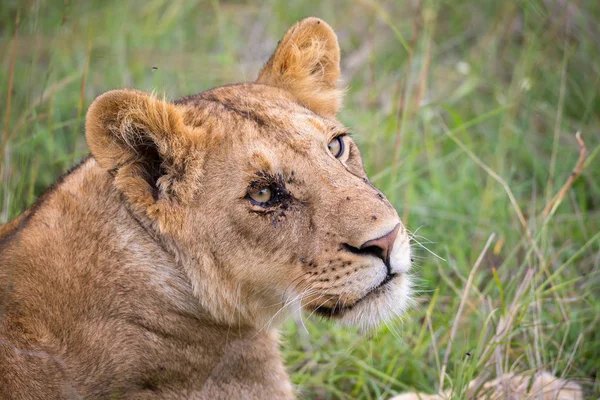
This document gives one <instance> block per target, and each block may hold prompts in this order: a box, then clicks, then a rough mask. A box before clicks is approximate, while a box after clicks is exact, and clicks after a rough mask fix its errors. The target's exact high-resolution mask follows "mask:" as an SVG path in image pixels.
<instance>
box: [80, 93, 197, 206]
mask: <svg viewBox="0 0 600 400" xmlns="http://www.w3.org/2000/svg"><path fill="white" fill-rule="evenodd" d="M85 131H86V133H85V135H86V139H87V143H88V146H89V148H90V152H91V153H92V156H93V157H94V158H95V159H96V161H97V162H98V163H99V164H100V165H101V166H102V167H103V168H104V169H106V170H108V171H109V172H111V173H112V174H113V175H114V176H115V183H116V185H117V187H119V189H121V191H123V192H124V194H125V195H126V196H127V197H128V199H129V200H130V202H132V203H134V204H136V205H138V206H142V208H147V207H149V206H151V205H152V204H154V203H155V202H156V200H158V198H160V197H163V196H166V195H168V193H169V187H168V186H169V183H170V182H172V181H173V179H172V177H173V174H177V173H179V174H181V171H182V170H183V168H184V165H185V158H186V154H187V153H188V152H189V148H190V146H189V143H187V142H188V140H189V138H188V135H187V130H186V127H185V125H184V123H183V119H182V116H181V113H180V111H179V110H178V109H177V107H176V106H175V105H173V104H170V103H167V102H164V101H162V100H159V99H157V98H155V97H154V96H151V95H148V94H146V93H143V92H139V91H136V90H113V91H110V92H107V93H104V94H103V95H101V96H100V97H98V98H97V99H96V100H95V101H94V102H93V103H92V105H91V106H90V108H89V110H88V113H87V117H86V124H85Z"/></svg>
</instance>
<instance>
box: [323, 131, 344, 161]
mask: <svg viewBox="0 0 600 400" xmlns="http://www.w3.org/2000/svg"><path fill="white" fill-rule="evenodd" d="M327 148H328V149H329V151H330V152H331V154H333V156H334V157H335V158H340V157H341V156H342V154H344V139H342V136H338V137H335V138H333V139H332V140H331V142H329V144H328V145H327Z"/></svg>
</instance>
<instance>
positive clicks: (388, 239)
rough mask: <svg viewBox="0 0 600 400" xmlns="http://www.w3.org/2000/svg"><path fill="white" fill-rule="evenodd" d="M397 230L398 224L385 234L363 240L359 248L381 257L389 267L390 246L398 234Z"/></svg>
mask: <svg viewBox="0 0 600 400" xmlns="http://www.w3.org/2000/svg"><path fill="white" fill-rule="evenodd" d="M399 230H400V224H398V225H396V227H395V228H394V229H392V230H391V231H390V232H388V233H386V234H385V235H383V236H381V237H378V238H376V239H371V240H368V241H366V242H364V243H363V244H362V245H361V246H360V248H359V249H360V250H361V252H364V253H371V254H373V255H375V256H377V257H379V258H381V259H382V260H383V262H384V263H385V265H386V266H388V267H389V266H390V254H391V252H392V247H393V246H394V242H395V241H396V236H397V235H398V231H399Z"/></svg>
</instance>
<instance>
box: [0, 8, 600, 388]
mask: <svg viewBox="0 0 600 400" xmlns="http://www.w3.org/2000/svg"><path fill="white" fill-rule="evenodd" d="M409 3H411V4H413V3H417V2H395V1H391V0H389V1H375V0H364V1H359V2H352V3H351V2H343V1H332V2H321V3H319V4H320V5H317V2H309V1H293V2H288V1H284V0H271V1H267V2H265V3H262V4H259V3H258V2H256V3H254V2H252V3H246V2H233V1H218V0H213V1H209V2H202V1H201V2H191V1H183V0H179V1H178V0H174V1H170V0H169V1H168V0H151V1H138V2H129V1H112V0H111V1H100V0H96V1H86V2H75V1H66V2H64V3H63V2H61V1H42V2H40V1H16V0H9V1H3V2H2V5H1V6H0V50H1V54H2V68H1V69H0V93H1V94H0V111H1V113H2V114H1V115H2V117H1V124H0V129H1V131H2V142H0V146H1V147H0V179H1V181H2V185H1V186H0V223H4V222H6V221H7V220H8V219H9V218H12V217H13V216H15V215H17V214H18V213H19V212H20V211H22V210H23V209H24V208H25V207H27V206H28V205H30V204H31V203H32V202H33V201H34V200H35V198H36V197H37V196H39V195H40V194H41V193H42V192H43V191H44V189H45V188H46V187H48V186H49V185H50V184H51V183H52V182H53V181H54V180H55V179H56V177H57V176H59V175H60V174H61V173H62V172H64V171H65V170H66V169H67V168H68V167H69V166H70V165H72V164H73V163H75V162H76V161H77V160H78V159H80V158H81V157H82V156H84V155H85V154H87V148H86V145H85V141H84V135H83V118H84V116H85V111H86V109H87V107H88V106H89V104H90V103H91V101H92V100H93V99H94V98H95V96H97V95H99V94H101V93H102V92H104V91H106V90H108V89H112V88H120V87H135V88H137V89H141V90H146V91H155V92H157V93H165V94H166V95H167V96H168V97H169V98H172V99H174V98H177V97H180V96H183V95H187V94H192V93H196V92H199V91H202V90H204V89H207V88H210V87H213V86H217V85H220V84H225V83H231V82H236V81H243V80H252V79H254V78H255V77H256V74H257V71H258V69H259V68H260V66H261V65H262V63H263V62H264V61H266V59H267V58H268V56H269V55H270V52H271V51H272V50H273V49H274V47H275V45H276V43H277V40H278V39H279V38H280V36H281V35H283V33H284V32H285V30H286V28H287V27H288V26H289V25H291V24H292V23H293V22H295V21H296V20H297V19H299V18H301V17H304V16H308V15H316V16H319V17H322V18H323V19H325V20H326V21H328V22H329V23H330V24H331V25H332V26H333V27H334V28H335V29H336V31H337V32H338V35H339V38H340V44H341V47H342V53H343V54H342V56H343V68H342V69H343V73H344V76H345V78H346V79H345V82H344V83H345V84H346V85H347V86H348V88H349V91H348V95H347V101H346V106H345V110H344V111H343V112H342V113H341V115H340V119H341V120H342V121H343V122H344V123H346V124H347V125H348V126H349V127H350V128H351V130H352V132H354V137H355V139H356V140H357V141H358V143H359V145H360V147H361V150H362V154H363V157H364V160H365V165H366V168H367V170H368V172H369V174H370V176H371V177H372V178H373V180H374V183H375V184H376V185H377V186H378V187H379V188H380V189H382V191H383V192H384V193H385V194H386V195H387V196H388V197H389V199H390V200H391V201H392V202H393V203H394V204H395V206H396V207H397V209H398V210H399V213H400V215H401V216H402V217H403V220H404V222H405V223H406V224H407V226H408V227H409V228H410V229H411V230H412V231H413V232H414V234H415V250H416V258H417V267H416V271H417V274H418V289H419V292H418V293H417V306H416V307H414V308H413V309H412V310H411V311H410V312H409V313H408V315H407V316H406V318H405V319H404V320H403V321H402V322H398V323H394V324H390V325H389V326H386V327H383V328H382V329H381V330H380V331H378V332H376V333H374V334H373V335H369V336H361V335H359V334H357V333H356V332H353V331H352V330H349V329H341V328H338V327H336V326H334V325H333V324H330V323H326V322H323V321H318V320H315V319H312V318H311V319H309V320H308V321H304V322H303V323H299V321H296V320H293V319H292V320H290V321H289V322H288V323H287V324H286V325H285V329H284V335H283V342H284V346H283V348H284V350H283V353H284V357H285V359H286V363H287V365H288V369H289V372H290V374H291V376H292V379H293V381H294V383H295V384H296V385H297V387H298V390H299V392H300V393H301V396H302V397H304V398H342V399H355V398H360V399H375V398H387V397H390V396H391V395H393V394H394V393H399V392H402V391H405V390H420V391H426V392H435V391H437V390H438V388H439V384H440V381H441V379H440V373H441V372H442V370H445V375H444V377H443V386H444V389H450V388H452V389H453V393H454V398H457V399H460V398H464V393H465V390H466V385H467V384H468V382H469V381H470V380H471V379H474V378H476V377H478V376H480V375H482V374H485V373H487V372H489V373H491V377H494V376H495V375H496V374H497V372H498V371H503V372H507V371H514V372H517V373H525V374H529V373H533V372H535V371H536V370H539V369H546V370H550V371H553V372H554V373H555V374H557V375H559V376H565V377H569V378H572V379H576V380H577V381H578V382H580V383H581V384H582V385H583V386H584V388H585V391H586V395H587V396H589V398H596V397H597V396H598V395H600V377H599V376H598V373H599V371H598V370H599V367H600V329H598V325H599V323H600V235H599V232H600V156H599V155H598V153H599V152H600V150H599V149H600V147H599V146H600V94H599V93H600V28H599V27H600V23H599V21H600V3H599V2H597V1H594V0H582V1H578V2H567V3H568V4H569V7H568V8H567V9H566V11H565V10H563V9H561V8H560V7H558V8H556V9H554V8H553V6H552V5H553V4H555V3H556V4H558V3H560V2H555V1H550V0H544V1H542V0H539V1H525V2H518V5H517V2H500V1H494V0H481V1H474V0H472V1H466V0H458V1H455V0H424V1H422V2H421V3H422V4H421V6H420V7H417V6H409ZM17 24H18V29H17ZM152 67H157V69H153V68H152ZM11 76H12V78H11ZM9 99H10V105H9V104H8V100H9ZM6 117H8V118H6ZM577 131H579V132H581V136H582V138H583V140H584V141H585V144H586V146H587V149H588V157H587V160H586V161H585V163H584V165H583V167H584V169H583V172H582V174H581V176H580V177H579V178H578V179H577V180H576V181H575V182H574V184H573V186H572V188H571V189H570V190H569V191H568V192H567V193H566V195H565V196H564V197H563V198H562V199H561V201H560V204H559V205H558V206H557V207H556V208H555V209H553V210H552V212H551V213H550V214H549V215H546V216H545V215H544V213H543V210H544V207H545V206H546V205H547V204H548V203H549V201H550V200H551V198H552V197H553V196H554V195H555V194H556V193H557V192H558V191H559V189H560V188H561V187H562V185H563V184H564V183H565V182H566V181H567V179H568V177H569V176H570V173H571V171H572V169H573V168H574V166H575V164H576V161H577V158H578V156H579V149H578V146H577V142H576V140H575V133H576V132H577ZM511 197H512V200H511ZM490 238H491V239H490ZM488 240H489V245H490V246H489V248H488V249H487V250H486V251H485V253H484V252H483V250H484V247H485V244H486V243H487V242H488ZM417 241H418V242H420V243H421V245H418V244H416V242H417ZM480 256H481V260H480V263H479V264H478V265H477V268H476V269H474V266H475V263H476V260H477V259H478V258H479V257H480ZM472 271H473V273H472V277H471V278H472V281H471V285H470V288H469V290H465V287H466V285H467V280H468V277H469V276H470V275H471V272H472ZM523 282H525V284H523ZM461 302H462V303H463V307H462V312H461V313H459V312H458V310H459V307H460V305H461ZM455 325H456V329H455V331H454V335H452V333H453V331H452V329H453V327H454V326H455ZM304 326H306V329H305V328H304ZM502 326H506V329H505V330H502V329H501V327H502ZM451 339H452V340H451ZM450 341H451V348H449V346H448V344H449V342H450ZM448 350H450V351H449V352H448ZM445 360H447V366H446V367H445V368H444V367H443V366H442V365H443V364H444V361H445Z"/></svg>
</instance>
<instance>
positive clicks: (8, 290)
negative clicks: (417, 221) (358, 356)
mask: <svg viewBox="0 0 600 400" xmlns="http://www.w3.org/2000/svg"><path fill="white" fill-rule="evenodd" d="M338 77H339V48H338V44H337V39H336V37H335V34H334V33H333V31H332V30H331V28H330V27H329V26H328V25H327V24H326V23H325V22H323V21H321V20H318V19H316V18H308V19H305V20H302V21H300V22H299V23H297V24H296V25H294V26H293V27H292V28H291V29H290V31H288V33H286V35H285V36H284V39H283V41H282V42H281V44H280V46H279V47H278V48H277V50H276V51H275V54H274V55H273V57H271V59H270V61H269V62H268V63H267V64H266V66H265V68H264V69H263V70H262V72H261V74H260V78H259V81H258V83H246V84H237V85H230V86H223V87H219V88H215V89H212V90H210V91H207V92H203V93H200V94H197V95H194V96H190V97H186V98H183V99H181V100H178V101H176V102H174V103H168V102H166V101H164V100H160V99H157V98H155V97H153V96H151V95H148V94H145V93H142V92H138V91H134V90H116V91H111V92H108V93H105V94H103V95H102V96H100V97H98V99H96V100H95V101H94V103H93V104H92V105H91V107H90V109H89V111H88V114H87V120H86V139H87V141H88V144H89V148H90V152H91V154H92V157H90V158H88V159H86V160H84V161H83V163H82V164H81V165H80V166H78V167H77V168H76V169H75V170H73V171H72V172H71V173H69V174H68V175H66V176H65V177H64V178H62V179H60V180H59V181H58V182H57V183H56V185H55V186H54V188H53V189H51V190H49V191H48V192H47V193H46V194H45V195H44V196H42V198H40V200H39V201H38V203H37V204H36V205H34V206H33V207H32V208H30V209H29V210H28V211H26V212H25V213H24V214H23V215H22V216H21V217H19V218H18V219H17V220H15V221H14V222H11V223H10V224H9V225H7V226H5V227H2V228H0V312H1V315H0V388H1V390H2V393H3V394H5V395H7V396H8V397H10V398H23V399H29V398H36V399H38V398H39V399H52V398H134V399H142V398H143V399H150V398H156V399H184V398H186V399H187V398H190V399H191V398H196V399H200V398H201V399H230V398H243V399H263V398H264V399H275V398H277V399H289V398H293V397H294V394H293V389H292V386H291V384H290V382H289V379H288V377H287V375H286V373H285V369H284V367H283V365H282V362H281V359H280V356H279V350H278V342H277V335H278V333H277V327H278V325H279V324H280V322H281V321H282V320H283V319H284V318H285V316H286V315H289V313H290V312H291V311H293V310H299V309H301V308H303V309H304V310H307V311H308V312H309V313H317V314H322V315H324V316H328V317H330V318H333V319H337V320H339V321H340V322H342V323H347V324H353V325H358V326H361V327H362V328H363V329H370V328H372V327H373V326H375V325H377V324H378V323H380V322H381V321H382V320H384V319H387V318H391V317H394V316H395V315H397V314H400V313H401V312H402V311H403V309H404V307H405V305H406V303H407V301H408V299H409V293H410V280H409V276H408V273H409V268H410V249H409V241H408V235H407V234H406V230H405V229H404V227H403V226H402V225H401V223H400V220H399V219H398V215H397V213H396V211H395V210H394V208H393V207H392V206H391V205H390V203H389V202H388V201H387V200H386V199H385V197H384V196H383V195H382V194H381V193H380V192H379V191H378V190H377V189H375V188H374V187H373V186H372V185H371V184H370V182H369V181H368V179H367V177H366V176H365V173H364V170H363V167H362V163H361V159H360V154H359V151H358V148H357V147H356V145H355V144H354V143H353V141H352V140H351V138H350V137H349V136H345V137H344V138H343V141H344V144H345V148H346V151H345V153H344V154H343V155H342V156H340V157H339V158H336V157H334V155H333V154H331V153H330V152H329V150H328V147H327V145H328V143H329V142H330V141H331V140H332V139H333V138H334V137H336V136H337V135H340V134H344V133H345V132H346V129H345V128H344V127H343V126H342V125H341V124H340V123H339V122H338V121H337V120H336V119H335V113H336V112H337V111H338V109H339V106H340V104H341V92H340V91H339V90H338V89H337V88H336V81H337V80H338ZM267 185H268V186H269V187H271V188H273V189H272V190H273V192H274V193H275V194H276V195H277V197H276V198H275V199H276V200H277V201H275V202H273V203H272V204H271V203H270V204H268V205H266V206H261V205H257V204H255V203H252V202H251V200H250V199H249V197H248V193H249V192H250V191H251V190H252V189H253V188H256V187H263V186H267ZM395 228H397V230H396V229H395ZM392 231H393V232H397V236H396V237H395V241H393V236H389V235H388V234H389V232H392ZM386 235H388V236H386ZM382 236H385V237H386V238H391V239H390V240H389V243H390V244H393V246H391V245H390V247H389V250H390V251H389V260H390V261H389V262H388V263H387V265H386V264H384V262H383V258H382V257H383V256H381V255H379V254H380V253H379V252H378V251H379V248H377V247H373V246H371V247H369V248H367V250H360V249H359V248H360V247H361V245H362V244H364V243H366V242H369V241H372V240H373V239H377V238H380V237H382ZM378 243H379V242H378ZM386 243H387V242H386ZM381 254H383V253H381ZM388 278H389V279H388Z"/></svg>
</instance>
